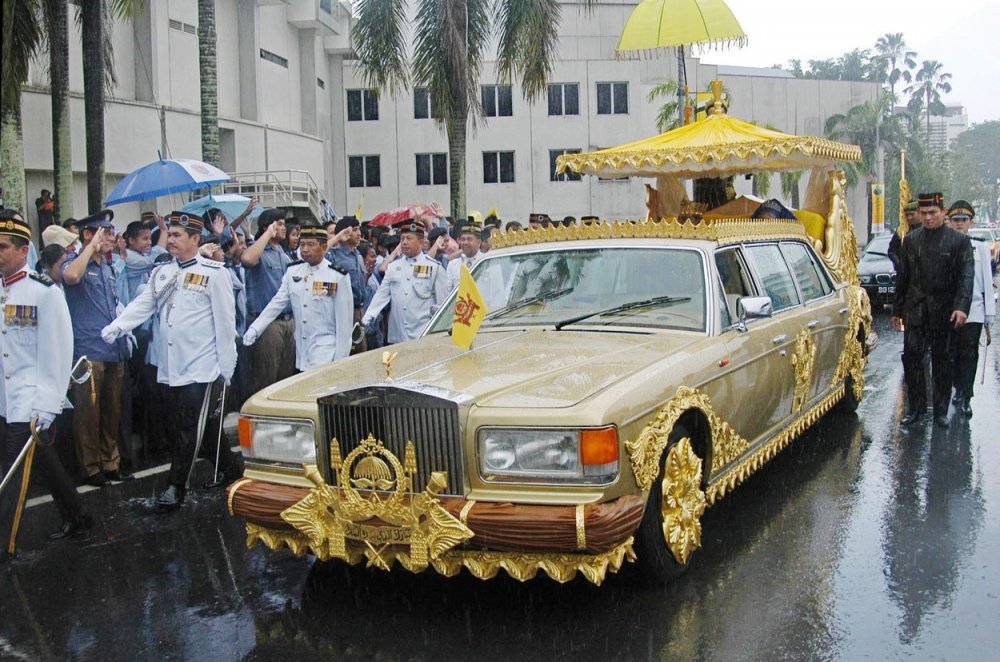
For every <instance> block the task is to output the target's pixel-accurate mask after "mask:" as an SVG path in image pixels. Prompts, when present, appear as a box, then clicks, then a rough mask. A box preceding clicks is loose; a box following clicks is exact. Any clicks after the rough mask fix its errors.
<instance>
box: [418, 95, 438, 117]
mask: <svg viewBox="0 0 1000 662" xmlns="http://www.w3.org/2000/svg"><path fill="white" fill-rule="evenodd" d="M437 118H438V114H437V109H436V108H435V107H434V99H433V98H431V93H430V92H429V91H428V90H427V88H426V87H415V88H413V119H415V120H426V119H437Z"/></svg>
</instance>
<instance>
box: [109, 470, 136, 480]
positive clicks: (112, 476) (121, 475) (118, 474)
mask: <svg viewBox="0 0 1000 662" xmlns="http://www.w3.org/2000/svg"><path fill="white" fill-rule="evenodd" d="M104 477H105V478H107V479H108V480H114V481H117V482H121V481H123V480H135V476H133V475H132V474H130V473H129V472H127V471H122V470H121V467H119V468H117V469H115V470H114V471H105V472H104Z"/></svg>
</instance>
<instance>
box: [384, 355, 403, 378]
mask: <svg viewBox="0 0 1000 662" xmlns="http://www.w3.org/2000/svg"><path fill="white" fill-rule="evenodd" d="M398 355H399V352H392V353H389V352H382V365H384V366H385V381H387V382H391V381H392V362H393V361H395V360H396V357H397V356H398Z"/></svg>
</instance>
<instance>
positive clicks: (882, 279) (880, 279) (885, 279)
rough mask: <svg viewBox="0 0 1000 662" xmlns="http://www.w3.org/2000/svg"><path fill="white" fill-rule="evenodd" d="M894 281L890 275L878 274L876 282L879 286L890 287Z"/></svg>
mask: <svg viewBox="0 0 1000 662" xmlns="http://www.w3.org/2000/svg"><path fill="white" fill-rule="evenodd" d="M891 279H892V276H890V275H889V274H878V275H877V276H875V282H876V283H878V284H879V285H888V284H889V283H890V281H891Z"/></svg>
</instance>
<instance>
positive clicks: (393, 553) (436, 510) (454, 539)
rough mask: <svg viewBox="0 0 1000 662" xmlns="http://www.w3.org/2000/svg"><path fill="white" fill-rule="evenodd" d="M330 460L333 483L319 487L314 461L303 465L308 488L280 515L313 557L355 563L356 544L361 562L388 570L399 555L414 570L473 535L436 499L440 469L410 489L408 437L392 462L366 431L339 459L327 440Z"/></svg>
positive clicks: (412, 469) (412, 457)
mask: <svg viewBox="0 0 1000 662" xmlns="http://www.w3.org/2000/svg"><path fill="white" fill-rule="evenodd" d="M330 462H331V465H332V466H333V469H334V477H335V479H336V481H335V483H336V484H335V485H334V486H330V485H327V484H326V482H325V481H324V480H323V477H322V476H321V475H320V473H319V471H318V470H317V469H316V467H315V465H306V466H305V467H304V473H305V476H306V478H308V479H309V480H310V481H311V482H312V483H313V485H314V487H313V488H312V489H311V490H309V493H308V494H307V495H306V496H305V497H303V498H302V499H301V500H300V501H299V502H298V503H296V504H295V505H293V506H290V507H289V508H286V509H285V510H284V511H282V513H281V518H282V519H283V520H285V521H286V522H288V523H289V524H290V525H292V526H293V527H294V528H295V530H296V531H297V532H299V533H301V534H302V535H303V536H304V537H305V539H306V540H307V541H308V545H309V547H310V548H311V549H312V550H313V552H314V553H315V554H316V556H317V557H319V558H320V559H321V560H327V559H330V558H338V559H342V560H344V561H348V562H351V563H355V562H357V558H358V550H360V552H361V554H363V555H364V557H366V558H367V560H368V565H369V566H372V567H377V568H381V569H383V570H388V569H389V568H390V567H391V566H392V563H393V562H394V561H397V560H399V561H400V562H401V563H403V565H405V566H406V567H408V568H410V569H411V570H414V571H419V570H422V569H424V568H426V567H427V565H428V564H429V563H430V562H431V561H433V560H435V559H438V558H440V557H441V555H442V554H444V553H445V552H447V551H448V550H450V549H451V548H453V547H455V546H456V545H459V544H461V543H463V542H465V541H466V540H468V539H470V538H472V537H473V535H474V534H473V532H472V531H471V530H470V529H469V528H468V527H467V526H466V525H465V524H463V523H462V522H461V521H459V520H458V519H456V518H455V517H454V516H452V515H451V513H449V512H448V511H447V510H445V509H444V508H443V507H442V506H441V504H440V502H439V501H438V499H437V498H436V495H437V494H438V493H439V492H440V491H441V490H442V489H444V487H445V486H447V484H448V481H447V476H446V474H445V473H444V472H439V471H435V472H433V473H431V477H430V480H429V481H428V485H427V487H426V488H425V489H424V491H423V492H420V493H414V492H412V488H413V476H414V474H416V472H417V462H416V451H415V449H414V447H413V443H412V442H407V444H406V451H405V456H404V460H403V462H400V461H399V458H397V457H396V456H395V455H394V454H393V453H392V452H391V451H389V450H388V449H387V448H386V447H385V445H384V444H383V443H382V442H381V441H379V440H377V439H375V438H374V437H373V436H372V435H369V436H368V438H367V439H365V440H364V441H362V442H361V444H360V445H359V446H358V447H357V448H355V449H354V450H352V451H351V452H350V453H348V455H347V457H345V458H343V460H341V458H340V452H339V444H338V443H337V440H336V439H333V440H331V442H330ZM265 542H266V541H265ZM404 557H405V558H404Z"/></svg>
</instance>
